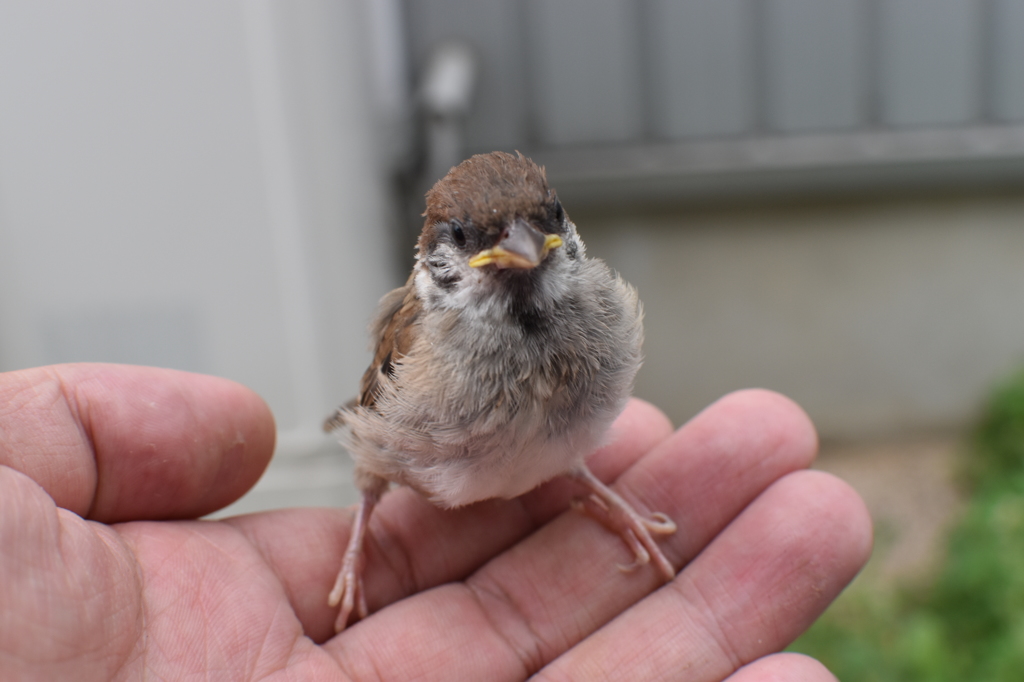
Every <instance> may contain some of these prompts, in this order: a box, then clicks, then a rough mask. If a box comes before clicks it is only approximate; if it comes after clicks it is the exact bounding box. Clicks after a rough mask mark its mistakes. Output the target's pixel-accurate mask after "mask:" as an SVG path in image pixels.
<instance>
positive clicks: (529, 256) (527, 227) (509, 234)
mask: <svg viewBox="0 0 1024 682" xmlns="http://www.w3.org/2000/svg"><path fill="white" fill-rule="evenodd" d="M561 245H562V238H561V237H559V236H558V235H557V234H544V233H543V232H541V231H540V230H538V229H537V228H536V227H534V226H533V225H531V224H530V223H528V222H526V221H525V220H523V219H522V218H516V219H515V220H513V221H512V222H511V223H510V224H509V225H508V227H506V228H505V232H504V234H502V236H501V241H499V242H498V243H497V244H496V245H495V246H494V248H491V249H484V250H483V251H481V252H480V253H478V254H476V255H475V256H473V257H472V258H470V259H469V266H470V267H472V268H479V267H483V266H484V265H490V264H491V263H493V264H494V265H496V266H497V267H498V268H499V269H504V268H519V269H522V270H529V269H530V268H535V267H537V266H538V265H540V263H541V261H543V260H544V258H545V257H547V255H548V252H549V251H551V249H556V248H558V247H559V246H561Z"/></svg>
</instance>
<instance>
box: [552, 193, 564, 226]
mask: <svg viewBox="0 0 1024 682" xmlns="http://www.w3.org/2000/svg"><path fill="white" fill-rule="evenodd" d="M554 213H555V224H556V225H561V224H562V223H564V222H565V209H564V208H562V202H561V201H559V200H558V198H557V197H556V198H555V206H554Z"/></svg>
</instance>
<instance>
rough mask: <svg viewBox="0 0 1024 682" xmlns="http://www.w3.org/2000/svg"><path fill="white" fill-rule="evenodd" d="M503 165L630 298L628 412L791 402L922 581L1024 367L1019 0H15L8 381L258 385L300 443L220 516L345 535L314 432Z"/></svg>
mask: <svg viewBox="0 0 1024 682" xmlns="http://www.w3.org/2000/svg"><path fill="white" fill-rule="evenodd" d="M495 149H503V150H509V151H511V150H517V149H518V150H521V151H522V152H524V153H525V154H527V155H529V156H532V157H533V158H534V159H535V160H536V161H538V162H539V163H541V164H544V165H545V166H546V168H547V173H548V177H549V180H550V181H551V183H552V185H553V186H554V187H555V188H556V189H557V190H558V191H559V194H560V196H561V198H562V201H563V203H564V205H565V206H566V209H567V211H568V213H569V215H570V216H571V217H572V218H573V220H574V221H575V222H576V223H577V225H578V226H579V229H580V232H581V235H582V236H583V238H584V239H585V241H586V242H587V244H588V247H589V249H590V251H591V253H592V254H593V255H596V256H599V257H602V258H604V259H606V260H607V261H608V262H609V263H610V264H611V265H612V266H613V267H614V268H616V269H618V270H619V271H620V272H621V273H622V274H623V275H624V276H625V277H626V278H627V279H628V280H630V281H632V282H633V283H634V284H635V285H636V286H637V287H638V288H639V290H640V294H641V297H642V299H643V301H644V303H645V306H646V313H647V317H646V320H647V330H648V335H647V344H646V356H647V360H646V364H645V366H644V368H643V370H642V371H641V374H640V376H639V378H638V382H637V388H636V393H637V394H638V395H639V396H641V397H644V398H646V399H648V400H651V401H653V402H655V403H656V404H658V405H659V406H660V407H662V409H664V410H665V411H666V412H667V413H668V414H669V415H670V416H671V417H672V419H673V420H674V421H675V422H676V423H677V424H680V423H682V422H684V421H685V420H686V419H688V418H689V417H691V416H692V415H693V414H695V413H696V412H697V411H698V410H700V409H701V408H702V407H704V406H705V405H707V404H708V403H709V402H711V401H713V400H715V399H716V398H718V397H720V396H721V395H722V394H724V393H726V392H728V391H731V390H734V389H738V388H742V387H747V386H762V387H767V388H771V389H775V390H778V391H781V392H783V393H786V394H787V395H789V396H791V397H792V398H794V399H795V400H796V401H798V402H799V403H800V404H801V405H803V406H804V408H805V409H806V410H807V411H808V412H809V413H810V415H811V416H812V418H813V419H814V421H815V423H816V424H817V426H818V428H819V430H820V433H821V436H822V440H823V443H824V450H825V455H824V457H823V459H822V462H823V463H822V466H824V467H826V468H829V467H831V468H832V469H833V470H836V471H839V472H841V473H842V474H843V475H844V476H845V477H846V478H848V479H849V480H851V481H853V482H854V483H855V484H856V485H858V486H859V488H860V489H861V491H862V494H864V495H865V497H867V498H868V501H869V503H871V504H872V506H873V511H874V512H875V514H876V521H877V520H879V519H881V518H889V517H886V516H885V515H886V514H888V515H889V516H891V517H892V518H893V519H896V521H894V522H893V523H894V524H895V525H893V528H896V530H893V531H892V533H897V534H900V533H902V535H900V537H901V538H903V540H904V541H901V542H893V543H890V545H891V547H893V548H894V549H893V552H892V554H895V555H896V559H893V560H892V561H893V562H895V564H894V565H903V564H901V563H900V562H903V563H904V564H906V565H913V564H914V563H915V561H919V560H920V557H921V556H926V555H929V552H931V551H932V550H930V549H928V548H929V547H930V546H931V545H930V544H929V543H932V542H933V538H935V537H938V534H939V533H940V531H941V529H942V527H943V524H945V523H947V520H948V519H950V518H952V517H953V515H955V510H956V509H957V505H958V504H959V503H958V502H957V499H959V498H958V492H957V490H956V486H955V485H954V484H953V478H954V477H953V474H952V473H951V471H952V468H953V464H951V462H953V460H954V459H955V451H956V449H957V447H958V445H957V444H958V443H959V442H960V440H959V438H960V434H961V433H962V432H963V430H964V429H965V428H966V427H967V426H968V425H970V424H971V423H973V422H974V420H975V418H976V416H977V414H978V410H979V406H980V405H981V400H982V397H983V396H985V395H986V394H987V392H988V389H989V387H990V386H991V385H992V384H993V382H995V381H996V380H998V379H999V378H1001V377H1003V376H1005V375H1006V374H1007V373H1008V372H1010V371H1011V370H1012V369H1013V368H1014V367H1016V366H1017V365H1018V364H1019V363H1020V362H1021V361H1022V359H1024V315H1021V301H1022V300H1024V229H1022V227H1024V192H1022V190H1024V0H675V1H673V0H337V1H334V2H328V1H326V0H290V1H289V2H283V1H276V2H275V1H271V0H246V1H244V2H243V1H241V0H178V1H175V2H152V1H148V0H147V1H142V2H140V1H138V0H133V1H131V2H129V1H127V0H0V370H13V369H19V368H24V367H29V366H34V365H42V364H48V363H56V362H69V361H110V362H130V363H142V364H153V365H159V366H165V367H176V368H180V369H186V370H192V371H198V372H207V373H213V374H218V375H222V376H226V377H229V378H232V379H235V380H238V381H240V382H243V383H245V384H247V385H249V386H251V387H252V388H254V389H256V390H257V391H259V392H260V393H261V394H262V395H263V396H264V397H265V398H266V399H267V400H268V402H269V403H270V404H271V406H272V408H273V410H274V412H275V414H276V416H277V419H278V425H279V429H280V438H279V448H278V453H277V455H276V457H275V461H274V463H273V464H272V466H271V469H270V471H269V472H268V474H267V475H266V476H265V477H264V479H263V480H261V482H260V483H259V485H258V486H257V488H256V489H255V490H254V491H253V492H252V493H251V494H250V495H249V496H247V497H246V498H244V499H243V500H242V501H241V502H239V503H237V504H236V505H234V506H233V507H232V508H230V509H229V511H231V512H236V511H245V510H251V509H257V508H265V507H269V506H283V505H294V504H345V503H348V502H350V501H352V500H353V499H354V498H353V492H352V488H351V486H350V482H349V476H350V469H349V466H350V465H349V463H348V460H347V457H345V456H344V455H341V454H340V451H339V449H338V448H337V446H335V445H334V444H332V443H331V441H330V439H329V438H326V437H325V436H323V434H321V432H320V423H321V421H322V419H323V417H324V416H325V415H326V414H327V413H328V412H329V411H330V410H331V409H332V408H333V407H334V406H335V405H337V404H338V403H341V402H343V401H345V400H347V399H349V398H350V397H352V396H353V395H354V393H355V390H356V386H357V384H358V380H359V376H360V375H361V373H362V370H363V369H364V368H365V366H366V364H367V363H368V361H369V357H370V356H369V351H368V349H367V347H366V346H367V338H366V332H365V329H366V323H367V321H368V319H369V317H370V315H371V314H372V311H373V309H374V307H375V304H376V301H377V299H378V298H379V297H380V296H381V295H382V294H383V293H385V292H386V291H387V290H388V289H389V288H391V287H393V286H397V285H398V284H400V283H402V281H404V278H405V275H406V273H407V272H408V267H409V265H410V263H411V258H412V253H413V252H412V247H413V243H414V238H415V237H414V236H415V234H416V233H417V232H418V230H419V227H420V222H419V221H420V220H421V219H420V218H419V213H420V212H421V211H422V196H423V192H424V191H425V190H426V188H428V187H429V186H430V185H431V184H432V183H433V181H434V180H435V179H437V178H438V177H440V176H441V175H443V174H444V172H446V171H447V169H448V168H449V167H450V166H451V165H453V164H455V163H457V162H458V161H459V160H461V159H462V158H464V157H466V156H467V155H469V154H472V153H477V152H486V151H492V150H495ZM887 482H888V487H887V486H886V483H887ZM901 524H902V525H901ZM915 524H916V525H915ZM883 525H884V524H883ZM908 529H909V530H908ZM908 543H910V545H912V546H915V547H916V546H918V545H920V550H919V551H918V550H913V551H910V550H905V547H906V546H907V544H908ZM915 543H916V544H915ZM900 548H903V549H900ZM901 552H904V553H906V552H909V553H910V555H911V556H910V558H906V557H902V554H901ZM914 552H917V554H915V553H914ZM901 557H902V558H901ZM894 570H896V569H894ZM900 570H902V569H900Z"/></svg>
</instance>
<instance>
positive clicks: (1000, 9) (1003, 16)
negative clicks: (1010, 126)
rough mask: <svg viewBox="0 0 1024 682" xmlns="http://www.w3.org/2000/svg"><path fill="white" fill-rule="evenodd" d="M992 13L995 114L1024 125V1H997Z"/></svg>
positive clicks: (993, 102) (995, 0) (993, 103)
mask: <svg viewBox="0 0 1024 682" xmlns="http://www.w3.org/2000/svg"><path fill="white" fill-rule="evenodd" d="M992 13H993V16H992V32H993V40H994V44H993V74H992V113H993V115H994V117H995V118H996V120H999V121H1014V122H1016V121H1024V0H994V2H993V7H992Z"/></svg>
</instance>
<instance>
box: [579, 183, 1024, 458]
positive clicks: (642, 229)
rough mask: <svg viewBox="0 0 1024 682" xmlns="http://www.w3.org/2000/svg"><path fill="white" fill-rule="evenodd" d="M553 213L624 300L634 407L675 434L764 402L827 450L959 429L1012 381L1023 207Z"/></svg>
mask: <svg viewBox="0 0 1024 682" xmlns="http://www.w3.org/2000/svg"><path fill="white" fill-rule="evenodd" d="M567 210H568V211H569V214H570V216H572V217H573V219H574V220H575V221H576V223H577V225H578V226H579V229H580V233H581V235H582V236H583V238H584V240H585V241H586V242H587V245H588V249H589V251H590V252H591V253H592V254H594V255H598V256H602V257H604V258H605V259H606V260H607V261H608V262H609V263H611V264H612V265H613V266H614V267H616V268H617V269H618V270H620V271H621V273H622V274H623V276H624V277H626V278H627V279H628V280H630V281H631V282H633V283H634V284H635V285H636V286H637V287H638V288H639V290H640V295H641V298H642V299H643V301H644V305H645V310H646V325H647V343H646V357H647V360H646V363H645V365H644V367H643V369H642V370H641V373H640V376H639V379H638V382H637V394H638V395H640V396H641V397H644V398H647V399H648V400H652V401H653V402H655V403H657V404H658V405H660V406H662V407H663V408H664V409H665V410H667V411H668V413H669V414H670V416H671V417H672V418H673V419H674V420H675V421H676V423H677V424H678V423H680V422H682V421H683V420H685V419H687V418H689V417H690V416H692V415H693V414H694V413H695V412H696V411H698V410H700V409H701V408H702V407H704V406H705V405H706V404H707V403H708V402H709V401H711V400H714V399H715V398H717V397H719V396H720V395H722V394H723V393H725V392H727V391H731V390H734V389H738V388H742V387H746V386H763V387H767V388H772V389H775V390H778V391H782V392H783V393H786V394H788V395H789V396H791V397H793V398H794V399H796V400H797V401H798V402H800V403H801V404H802V405H803V406H804V407H805V408H806V409H807V410H808V412H809V413H810V414H811V416H812V418H813V419H814V421H815V423H816V424H817V426H818V428H819V429H820V431H821V433H822V435H823V436H824V437H826V438H865V437H869V438H870V437H878V436H887V435H892V434H894V433H901V432H902V433H905V432H913V431H920V430H933V429H939V430H943V429H950V428H957V427H960V426H963V425H964V424H965V423H967V422H968V421H969V420H970V419H971V417H972V416H973V414H974V413H975V411H976V409H977V407H978V405H979V401H980V400H981V399H982V398H983V397H984V395H985V393H986V391H987V390H988V388H989V387H990V385H991V382H993V381H995V380H998V379H999V378H1001V377H1003V376H1004V375H1005V374H1006V373H1007V372H1008V371H1011V370H1013V369H1015V368H1017V367H1018V366H1019V364H1021V363H1024V310H1022V309H1024V266H1022V264H1024V192H1017V193H1007V194H995V195H993V194H988V195H985V194H975V195H961V196H956V195H953V196H924V197H920V196H919V197H910V196H908V197H903V198H899V197H875V198H869V197H866V198H861V199H857V200H852V199H851V200H846V201H827V202H826V201H822V202H818V203H802V204H778V203H776V204H760V205H757V204H753V205H747V206H740V207H733V208H730V207H727V206H720V207H717V208H716V207H704V208H693V209H687V210H684V209H676V210H664V211H660V212H659V211H646V212H645V211H641V210H636V209H634V210H623V211H610V210H606V211H600V212H594V211H591V212H588V211H586V210H574V209H573V207H572V205H567Z"/></svg>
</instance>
